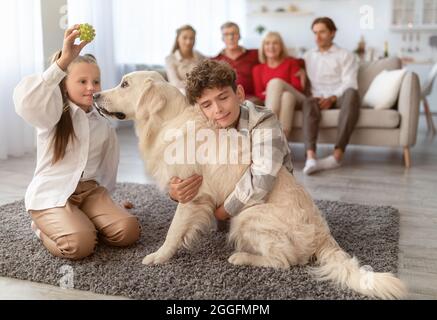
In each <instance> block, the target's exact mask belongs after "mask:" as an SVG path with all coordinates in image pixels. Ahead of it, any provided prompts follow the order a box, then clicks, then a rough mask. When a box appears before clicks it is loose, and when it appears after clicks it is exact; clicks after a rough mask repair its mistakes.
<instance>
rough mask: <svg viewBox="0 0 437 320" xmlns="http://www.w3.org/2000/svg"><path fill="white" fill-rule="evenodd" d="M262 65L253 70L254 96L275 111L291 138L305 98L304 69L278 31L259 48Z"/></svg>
mask: <svg viewBox="0 0 437 320" xmlns="http://www.w3.org/2000/svg"><path fill="white" fill-rule="evenodd" d="M259 60H260V62H261V64H259V65H257V66H255V67H254V68H253V70H252V73H253V80H254V88H255V95H256V96H257V97H258V98H259V99H261V100H263V101H265V105H266V107H268V108H270V109H272V110H273V112H274V113H275V114H276V116H277V117H278V119H279V121H280V122H281V124H282V129H283V130H284V133H285V135H286V136H287V138H289V135H290V132H291V127H292V124H293V114H294V109H295V108H296V105H300V104H301V103H302V102H303V100H304V99H305V95H304V94H303V92H304V90H305V81H306V80H305V71H304V70H303V68H302V66H301V64H300V63H299V60H297V59H294V58H292V57H290V56H289V55H288V53H287V49H286V47H285V45H284V41H283V40H282V37H281V35H280V34H279V33H278V32H269V33H267V35H266V36H265V37H264V39H263V41H262V44H261V48H260V50H259Z"/></svg>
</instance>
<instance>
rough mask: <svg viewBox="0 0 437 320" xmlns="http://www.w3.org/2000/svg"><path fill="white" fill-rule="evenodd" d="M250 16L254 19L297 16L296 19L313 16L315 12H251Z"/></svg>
mask: <svg viewBox="0 0 437 320" xmlns="http://www.w3.org/2000/svg"><path fill="white" fill-rule="evenodd" d="M249 15H250V16H253V17H289V16H295V17H304V16H312V15H314V12H310V11H296V12H291V11H283V12H275V11H270V12H251V13H249Z"/></svg>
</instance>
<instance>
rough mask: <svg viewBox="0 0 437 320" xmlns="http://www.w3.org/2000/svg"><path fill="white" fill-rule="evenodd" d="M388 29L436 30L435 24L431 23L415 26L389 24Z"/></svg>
mask: <svg viewBox="0 0 437 320" xmlns="http://www.w3.org/2000/svg"><path fill="white" fill-rule="evenodd" d="M390 31H394V32H405V31H412V32H415V31H437V24H431V25H418V26H415V27H409V26H391V27H390Z"/></svg>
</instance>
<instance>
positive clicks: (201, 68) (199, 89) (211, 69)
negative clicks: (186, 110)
mask: <svg viewBox="0 0 437 320" xmlns="http://www.w3.org/2000/svg"><path fill="white" fill-rule="evenodd" d="M236 79H237V75H236V74H235V71H234V69H232V67H231V66H230V65H229V64H228V63H226V62H222V61H215V60H204V61H202V62H200V63H199V64H198V65H197V66H196V67H194V69H193V70H192V71H191V72H190V73H189V74H187V80H186V86H185V93H186V96H187V99H188V102H189V103H190V104H191V105H194V104H195V103H196V101H197V99H199V98H200V97H201V96H202V93H203V90H205V89H214V88H219V89H221V88H224V87H228V86H229V87H231V88H232V90H234V92H236V90H237V84H236Z"/></svg>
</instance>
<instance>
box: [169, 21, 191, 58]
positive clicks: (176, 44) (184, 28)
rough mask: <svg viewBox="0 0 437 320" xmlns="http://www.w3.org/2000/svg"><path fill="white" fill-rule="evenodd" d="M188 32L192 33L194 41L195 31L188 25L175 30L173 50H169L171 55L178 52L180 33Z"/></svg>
mask: <svg viewBox="0 0 437 320" xmlns="http://www.w3.org/2000/svg"><path fill="white" fill-rule="evenodd" d="M186 30H190V31H192V32H193V33H194V39H196V30H194V28H193V27H192V26H190V25H189V24H186V25H183V26H182V27H180V28H178V29H177V30H176V39H175V40H174V44H173V49H171V53H175V51H176V50H179V43H178V38H179V36H180V35H181V33H182V31H186Z"/></svg>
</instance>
